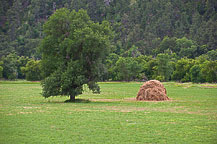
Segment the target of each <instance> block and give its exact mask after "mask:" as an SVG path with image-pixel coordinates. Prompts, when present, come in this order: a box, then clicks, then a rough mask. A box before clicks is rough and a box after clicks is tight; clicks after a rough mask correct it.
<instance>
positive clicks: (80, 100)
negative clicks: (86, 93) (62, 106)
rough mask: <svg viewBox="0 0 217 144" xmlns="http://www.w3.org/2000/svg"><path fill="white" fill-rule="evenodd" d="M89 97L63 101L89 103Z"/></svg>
mask: <svg viewBox="0 0 217 144" xmlns="http://www.w3.org/2000/svg"><path fill="white" fill-rule="evenodd" d="M90 102H91V101H90V100H89V99H75V101H70V100H66V101H64V103H90Z"/></svg>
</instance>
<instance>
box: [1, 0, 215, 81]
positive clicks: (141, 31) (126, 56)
mask: <svg viewBox="0 0 217 144" xmlns="http://www.w3.org/2000/svg"><path fill="white" fill-rule="evenodd" d="M63 7H65V8H67V9H69V10H76V11H78V10H79V9H84V10H86V11H87V13H88V15H89V16H90V18H91V20H93V21H94V22H99V23H101V22H102V21H103V20H107V21H109V22H110V23H111V25H112V28H113V31H114V33H115V36H114V39H113V41H112V48H113V51H112V53H111V54H110V55H109V56H108V57H107V58H106V59H105V62H104V65H102V68H101V71H102V74H101V80H125V81H131V80H148V79H158V80H161V81H170V80H174V81H180V82H188V81H192V82H216V81H217V50H216V49H217V1H216V0H197V1H194V0H152V1H151V0H29V1H26V0H1V5H0V78H4V79H11V80H13V79H17V78H21V79H23V78H26V79H27V80H40V79H42V78H43V75H40V59H41V52H40V42H41V40H42V39H43V38H44V37H45V36H44V35H45V34H44V33H43V24H44V23H45V22H46V21H47V20H48V18H49V17H50V16H51V15H52V14H53V13H54V12H55V11H56V10H57V9H59V8H63Z"/></svg>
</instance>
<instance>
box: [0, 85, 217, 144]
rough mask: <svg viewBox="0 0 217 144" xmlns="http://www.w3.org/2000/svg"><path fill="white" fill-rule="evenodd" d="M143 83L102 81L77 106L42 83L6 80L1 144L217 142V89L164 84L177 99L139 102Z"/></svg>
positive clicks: (1, 88) (0, 94)
mask: <svg viewBox="0 0 217 144" xmlns="http://www.w3.org/2000/svg"><path fill="white" fill-rule="evenodd" d="M141 85H142V83H137V82H131V83H124V82H123V83H122V82H105V83H100V86H101V91H102V92H101V94H92V93H91V92H89V90H88V89H87V88H85V93H84V94H83V95H81V96H79V97H77V98H79V99H82V100H80V101H78V102H77V103H64V101H65V100H66V99H68V97H54V98H48V99H44V98H43V97H42V96H41V95H40V93H41V86H40V84H39V83H31V82H22V81H21V82H20V81H18V82H4V81H3V82H1V81H0V143H2V144H8V143H109V144H110V143H132V144H134V143H190V144H191V143H210V144H214V143H217V85H216V84H191V83H185V84H179V83H173V82H169V83H164V85H165V87H166V89H167V92H168V96H169V98H171V99H172V100H171V101H165V102H137V101H135V100H133V99H132V98H135V97H136V94H137V92H138V90H139V87H140V86H141Z"/></svg>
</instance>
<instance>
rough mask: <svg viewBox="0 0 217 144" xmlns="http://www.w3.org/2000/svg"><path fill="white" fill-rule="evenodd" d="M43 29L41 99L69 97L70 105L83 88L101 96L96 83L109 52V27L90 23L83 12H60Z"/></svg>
mask: <svg viewBox="0 0 217 144" xmlns="http://www.w3.org/2000/svg"><path fill="white" fill-rule="evenodd" d="M43 28H44V33H45V38H44V39H43V41H42V43H41V50H42V71H43V75H44V77H45V79H44V80H43V81H42V88H43V92H42V95H43V96H44V97H46V98H47V97H50V96H58V95H63V96H70V100H69V101H75V96H77V95H79V94H82V91H83V85H84V84H87V85H88V87H89V88H90V89H91V90H92V91H93V92H100V88H99V86H98V85H97V84H96V82H97V81H98V78H99V76H100V69H101V67H102V62H103V61H104V60H105V57H106V55H107V54H108V53H109V52H110V47H111V46H110V45H111V44H110V40H111V38H112V36H113V33H112V31H111V27H110V24H109V23H108V22H106V21H103V22H102V23H100V24H99V23H95V22H93V21H91V20H90V17H89V16H88V14H87V12H86V11H85V10H79V11H78V12H76V11H75V10H73V11H71V12H70V11H69V10H68V9H66V8H62V9H59V10H57V11H56V12H55V13H54V14H53V15H51V16H50V17H49V19H48V21H47V22H46V23H45V24H44V27H43Z"/></svg>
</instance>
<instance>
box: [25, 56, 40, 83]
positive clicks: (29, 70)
mask: <svg viewBox="0 0 217 144" xmlns="http://www.w3.org/2000/svg"><path fill="white" fill-rule="evenodd" d="M21 71H22V73H24V74H25V76H26V80H28V81H38V80H41V78H42V76H41V64H40V61H35V60H30V61H29V62H28V63H27V64H26V66H25V67H21Z"/></svg>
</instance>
